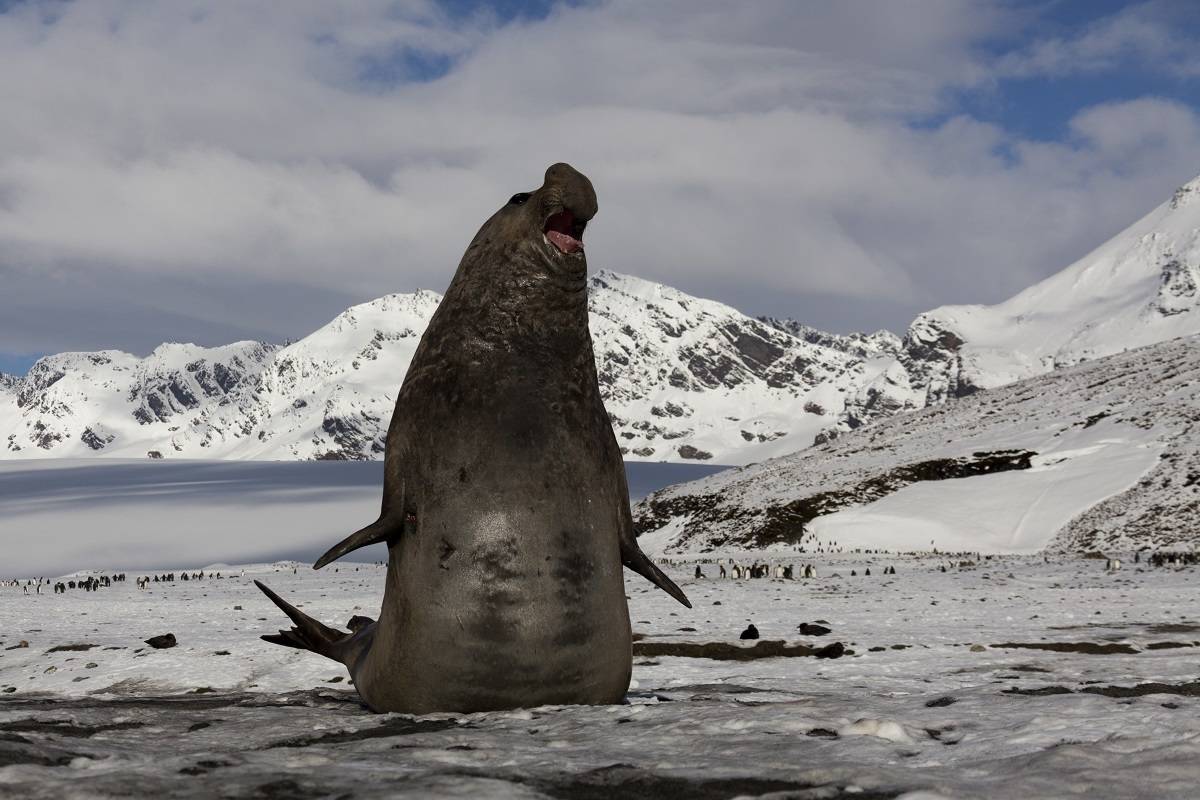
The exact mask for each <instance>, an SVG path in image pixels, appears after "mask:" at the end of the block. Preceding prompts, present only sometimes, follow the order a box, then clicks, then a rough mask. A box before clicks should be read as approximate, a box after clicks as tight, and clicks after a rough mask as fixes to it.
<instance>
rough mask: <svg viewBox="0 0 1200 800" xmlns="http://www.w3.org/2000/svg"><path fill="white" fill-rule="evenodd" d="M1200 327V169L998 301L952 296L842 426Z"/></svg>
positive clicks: (855, 400)
mask: <svg viewBox="0 0 1200 800" xmlns="http://www.w3.org/2000/svg"><path fill="white" fill-rule="evenodd" d="M1196 333H1200V178H1196V179H1195V180H1193V181H1191V182H1189V183H1187V184H1185V185H1184V186H1182V187H1180V188H1179V189H1178V190H1177V191H1176V192H1175V194H1174V196H1173V197H1171V199H1170V200H1168V201H1167V202H1165V203H1163V204H1162V205H1160V206H1159V207H1158V208H1155V209H1154V210H1153V211H1151V212H1150V213H1149V214H1147V215H1146V216H1145V217H1143V218H1142V219H1140V220H1138V221H1137V222H1135V223H1134V224H1133V225H1131V226H1129V227H1128V228H1126V229H1125V230H1124V231H1122V232H1121V233H1119V234H1118V235H1116V236H1114V237H1113V238H1112V239H1110V240H1109V241H1108V242H1105V243H1104V244H1103V245H1101V246H1100V247H1098V248H1096V249H1095V250H1094V251H1092V252H1091V253H1089V254H1088V255H1086V256H1084V257H1083V258H1081V259H1080V260H1079V261H1076V262H1075V263H1074V264H1071V265H1070V266H1069V267H1067V268H1066V269H1064V270H1062V271H1061V272H1058V273H1056V274H1055V275H1052V276H1050V277H1049V278H1047V279H1046V280H1044V281H1042V282H1040V283H1038V284H1035V285H1034V286H1031V287H1030V288H1028V289H1026V290H1025V291H1023V292H1021V293H1019V294H1017V295H1016V296H1014V297H1012V298H1010V299H1008V300H1006V301H1005V302H1003V303H1000V304H998V305H993V306H983V305H968V306H942V307H941V308H936V309H934V310H932V311H928V312H926V313H924V314H921V315H920V316H918V317H917V318H916V320H914V321H913V323H912V325H910V326H909V328H908V331H907V333H906V335H905V337H904V341H903V344H902V347H901V349H900V352H899V353H898V358H897V361H896V363H894V364H892V365H890V366H889V367H888V368H886V369H883V370H881V371H880V372H879V374H878V375H877V377H876V378H875V379H874V380H872V381H870V382H868V383H867V384H866V385H864V386H862V387H861V388H860V389H859V390H858V393H857V395H856V396H854V397H851V398H849V399H848V401H847V404H846V414H845V416H844V418H843V419H842V420H841V421H840V424H839V426H838V429H839V430H840V431H844V430H849V429H853V428H856V427H858V426H859V425H862V424H864V423H865V422H868V421H870V420H872V419H876V418H879V417H882V416H889V415H891V414H893V413H896V412H897V411H900V410H907V409H914V408H923V407H925V406H929V405H935V404H937V403H941V402H943V401H945V400H946V399H949V398H954V397H962V396H965V395H968V394H971V393H973V392H976V391H979V390H980V389H991V388H995V387H997V386H1003V385H1005V384H1007V383H1011V382H1013V381H1017V380H1021V379H1022V378H1028V377H1031V376H1033V375H1040V374H1043V373H1046V372H1049V371H1051V370H1054V369H1059V368H1061V367H1064V366H1069V365H1072V364H1078V363H1080V362H1082V361H1088V360H1090V359H1095V358H1100V357H1102V356H1107V355H1112V354H1113V353H1120V352H1123V351H1125V350H1130V349H1133V348H1136V347H1141V346H1143V345H1147V344H1153V343H1155V342H1163V341H1167V340H1170V339H1174V338H1176V337H1180V336H1189V335H1192V334H1196Z"/></svg>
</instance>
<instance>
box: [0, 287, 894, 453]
mask: <svg viewBox="0 0 1200 800" xmlns="http://www.w3.org/2000/svg"><path fill="white" fill-rule="evenodd" d="M440 300H441V298H440V296H439V295H437V294H436V293H434V292H429V291H419V292H416V293H413V294H395V295H388V296H386V297H382V298H379V299H378V300H374V301H371V302H369V303H364V304H362V305H358V306H354V307H353V308H350V309H348V310H347V311H345V312H343V313H342V314H340V315H338V317H337V318H335V319H334V320H333V321H332V322H330V323H329V324H328V325H326V326H324V327H323V328H321V329H319V330H317V331H315V332H314V333H312V334H310V335H309V336H306V337H305V338H303V339H301V340H299V341H297V342H295V343H293V344H290V345H287V346H285V347H276V346H273V345H268V344H263V343H259V342H238V343H236V344H232V345H227V346H225V347H219V348H202V347H197V346H195V345H182V344H164V345H162V346H160V347H159V348H157V349H156V350H155V351H154V352H153V353H151V354H150V355H149V356H148V357H146V358H137V357H136V356H132V355H129V354H127V353H120V352H116V351H103V352H99V353H61V354H58V355H55V356H49V357H47V358H43V359H41V360H40V361H38V362H37V364H35V365H34V367H33V368H32V369H31V370H30V372H29V374H28V375H27V376H26V377H25V378H23V379H18V380H9V381H4V382H0V442H2V445H0V452H2V453H3V454H4V455H5V456H7V457H10V458H29V457H47V456H48V457H59V456H80V455H92V454H95V455H104V456H124V457H146V456H149V457H151V458H157V457H164V458H166V457H185V458H260V459H326V458H328V459H370V458H378V457H380V455H381V454H382V451H383V444H384V435H385V433H386V431H387V426H388V421H389V420H390V417H391V413H392V407H393V404H394V402H395V395H396V391H397V390H398V388H399V386H400V383H401V381H402V380H403V378H404V373H405V370H406V369H407V367H408V363H409V361H410V359H411V358H412V354H413V352H414V350H415V349H416V346H417V343H418V342H419V341H420V337H421V334H422V332H423V331H424V329H425V326H426V324H427V323H428V321H429V319H430V317H431V316H432V315H433V312H434V309H435V308H436V307H437V304H438V303H439V302H440ZM589 307H590V311H591V322H590V324H591V330H592V336H593V340H594V344H595V352H596V362H597V367H598V370H599V375H600V383H601V388H602V391H603V393H604V397H605V403H606V405H607V408H608V410H609V412H610V415H611V416H612V419H613V426H614V428H615V430H616V433H617V436H618V441H619V442H620V443H621V446H622V448H623V450H624V451H625V453H626V457H627V458H629V459H630V460H648V461H685V460H700V461H712V462H713V463H731V464H740V463H746V462H748V461H751V460H754V459H760V458H765V457H769V456H771V455H778V454H781V453H785V452H790V451H792V450H796V449H798V448H801V447H804V446H806V445H808V444H809V443H810V442H811V441H812V439H813V437H814V435H815V434H816V433H817V432H818V431H820V430H822V429H824V428H827V427H829V426H831V425H834V424H836V422H837V420H838V419H839V418H840V416H841V415H842V414H843V412H844V406H845V400H844V398H845V397H846V396H850V395H853V394H854V393H855V391H856V390H857V388H858V387H859V386H861V385H862V384H863V383H865V382H867V381H869V380H871V379H872V378H874V377H875V374H876V373H877V372H878V371H879V369H880V368H881V366H882V365H883V364H884V363H886V362H887V361H888V358H889V356H888V355H887V354H886V353H884V352H882V351H881V352H880V353H878V354H876V353H874V352H873V351H871V352H868V351H869V344H868V342H870V341H874V339H868V338H865V337H864V339H863V341H862V342H857V343H855V344H854V345H853V346H845V345H843V343H842V339H843V338H846V337H834V336H832V335H829V334H824V335H823V336H825V337H826V339H825V340H824V341H820V340H819V341H816V342H814V341H812V340H811V339H812V338H813V336H820V335H822V334H820V332H811V335H805V336H797V335H793V334H792V333H789V332H787V330H786V329H781V328H780V327H777V326H776V325H772V324H768V323H766V322H763V321H760V320H756V319H753V318H751V317H748V316H746V315H744V314H741V313H740V312H738V311H737V310H736V309H733V308H731V307H730V306H727V305H723V304H721V303H716V302H713V301H709V300H701V299H698V298H695V297H691V296H689V295H686V294H684V293H683V292H679V291H677V290H675V289H671V288H669V287H666V286H662V285H660V284H655V283H650V282H648V281H644V280H640V279H638V278H633V277H630V276H626V275H618V274H616V273H612V272H600V273H598V274H596V275H595V276H593V277H592V278H591V280H590V284H589ZM879 336H881V335H876V337H879ZM846 341H850V340H849V339H848V338H846ZM882 341H883V342H884V344H883V346H884V347H887V346H892V343H890V342H888V341H887V340H886V337H883V339H882ZM864 355H873V356H874V357H873V358H864V357H863V356H864Z"/></svg>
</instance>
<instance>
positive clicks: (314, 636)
mask: <svg viewBox="0 0 1200 800" xmlns="http://www.w3.org/2000/svg"><path fill="white" fill-rule="evenodd" d="M254 585H255V586H257V587H258V588H259V589H262V590H263V594H265V595H266V596H267V597H269V598H271V602H272V603H274V604H275V605H277V606H279V608H280V610H282V611H283V613H285V614H287V615H288V618H289V619H291V621H292V622H293V623H295V625H296V627H294V628H292V629H291V630H286V631H284V630H281V631H280V632H279V633H278V634H271V635H269V636H263V637H261V638H262V640H263V641H265V642H271V643H272V644H281V645H283V646H284V647H295V648H297V649H299V650H311V651H313V652H314V653H319V654H321V655H323V656H325V657H326V658H332V659H333V660H334V661H342V663H345V662H344V661H343V660H342V652H341V651H342V648H341V647H339V645H340V644H341V642H342V640H344V639H345V638H346V637H348V636H349V635H350V634H348V633H346V632H345V631H339V630H337V629H336V628H330V627H329V626H327V625H322V624H321V623H320V622H317V621H316V620H315V619H313V618H312V617H310V616H308V615H307V614H305V613H304V612H303V611H301V610H299V609H298V608H296V607H295V606H293V605H292V604H291V603H289V602H288V601H286V600H284V599H283V598H282V597H280V596H279V595H277V594H275V593H274V592H272V591H271V590H270V589H268V588H267V587H266V586H265V585H264V584H262V583H261V582H259V581H255V582H254Z"/></svg>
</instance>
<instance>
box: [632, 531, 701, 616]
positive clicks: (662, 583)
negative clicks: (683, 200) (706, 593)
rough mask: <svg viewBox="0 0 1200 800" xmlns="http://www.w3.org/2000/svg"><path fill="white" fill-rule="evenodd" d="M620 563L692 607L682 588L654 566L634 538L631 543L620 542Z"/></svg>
mask: <svg viewBox="0 0 1200 800" xmlns="http://www.w3.org/2000/svg"><path fill="white" fill-rule="evenodd" d="M621 563H622V564H624V565H625V566H627V567H629V568H630V569H631V570H633V571H634V572H636V573H637V574H638V575H641V576H642V577H643V578H645V579H646V580H648V581H650V582H651V583H653V584H654V585H655V586H657V587H658V588H660V589H662V590H663V591H664V592H666V593H667V594H669V595H671V597H674V598H675V599H676V600H678V601H679V602H681V603H683V604H684V605H685V606H687V607H688V608H691V607H692V604H691V602H690V601H689V600H688V599H687V595H686V594H684V593H683V590H682V589H680V588H679V587H678V586H676V585H675V581H673V580H671V579H670V578H668V577H667V576H666V574H665V573H664V572H663V571H662V570H661V569H659V568H658V567H656V566H654V562H653V561H651V560H650V559H649V558H647V557H646V554H645V553H643V552H642V550H641V548H639V547H638V546H637V540H636V539H635V540H634V541H633V543H632V544H631V545H626V543H625V542H624V541H622V542H621Z"/></svg>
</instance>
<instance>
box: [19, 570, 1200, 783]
mask: <svg viewBox="0 0 1200 800" xmlns="http://www.w3.org/2000/svg"><path fill="white" fill-rule="evenodd" d="M824 558H825V560H824V561H823V562H822V563H821V564H820V565H819V566H820V570H821V577H818V578H816V579H812V580H806V581H782V580H769V579H761V580H753V581H750V580H747V581H731V580H727V581H721V580H712V579H710V580H704V581H696V580H693V579H692V577H691V576H692V569H693V565H691V564H681V565H679V566H676V567H671V568H669V569H670V571H671V572H672V573H673V574H674V576H675V577H676V579H677V580H678V581H679V582H680V583H681V585H683V587H684V589H685V590H686V591H687V592H688V594H689V595H690V597H691V599H692V601H693V603H694V605H695V608H694V609H693V610H691V611H689V610H687V609H684V608H682V607H680V606H678V605H677V604H675V603H674V601H673V600H671V599H670V598H669V597H667V596H666V595H665V594H663V593H662V592H660V591H658V590H656V589H654V588H653V587H651V586H650V585H649V584H647V583H645V582H644V581H642V580H641V579H640V578H639V577H637V576H635V575H633V574H632V573H629V574H628V577H627V586H628V589H629V596H630V603H631V612H632V619H633V620H634V630H635V632H636V633H638V634H641V635H642V636H643V637H644V638H642V639H641V640H640V641H638V642H636V643H635V659H634V660H635V667H634V681H635V685H634V686H633V688H632V689H631V691H630V694H629V697H628V700H629V703H628V704H626V705H619V706H611V707H554V708H541V709H534V710H529V711H519V712H512V713H489V714H472V715H435V716H430V717H424V718H417V719H414V718H410V717H405V716H402V715H382V716H381V715H372V714H369V713H367V712H365V711H363V710H362V708H361V707H360V706H359V705H358V704H357V703H356V702H355V700H354V697H355V696H354V695H353V693H352V692H349V691H348V687H347V683H346V677H345V671H344V670H343V669H342V668H341V666H340V665H337V664H335V663H334V662H331V661H326V660H324V659H322V658H320V657H318V656H315V655H311V654H307V653H301V652H298V651H293V650H288V649H285V648H280V647H275V646H272V645H269V644H266V643H265V642H261V641H259V640H258V638H257V637H258V636H259V634H262V633H270V632H273V631H274V630H275V629H276V628H278V627H280V626H282V625H283V624H284V619H283V617H282V615H281V614H280V613H279V612H277V611H276V610H275V608H274V607H273V606H271V604H270V603H269V602H268V601H267V599H266V598H265V597H263V596H262V595H260V594H259V593H258V592H257V590H256V589H255V588H254V587H253V585H252V584H251V582H250V581H251V579H252V578H261V579H263V580H264V581H265V582H266V583H267V584H268V585H270V586H272V587H273V588H274V589H276V590H277V591H278V592H279V593H280V594H282V595H283V596H284V597H286V598H288V599H290V600H292V601H293V602H296V603H297V604H299V605H303V607H304V610H305V611H306V612H308V613H310V614H312V615H314V616H317V617H319V618H321V619H323V620H325V621H327V622H335V623H342V622H344V621H345V620H346V619H347V618H348V617H350V616H351V615H352V614H356V613H365V614H369V615H373V614H374V612H375V610H376V609H377V608H378V603H379V598H380V594H381V590H382V582H383V570H382V568H380V567H377V566H373V565H362V564H360V565H356V564H347V563H339V564H337V565H336V566H334V567H330V568H327V569H326V570H323V571H321V572H313V571H312V570H310V569H308V568H306V567H305V566H304V565H300V567H299V569H298V570H297V571H296V572H295V573H294V574H293V571H292V566H291V565H290V564H272V565H257V566H247V567H245V568H242V567H234V568H229V567H223V568H221V572H222V575H223V577H222V579H220V580H216V579H211V578H210V579H206V580H204V581H202V582H200V581H189V582H186V583H184V582H180V581H177V582H175V583H173V584H165V585H164V584H151V588H150V589H149V590H147V591H139V590H138V589H137V588H136V587H135V586H134V583H133V580H132V577H133V576H132V574H131V576H130V581H129V582H128V583H125V584H117V585H115V586H113V587H111V588H109V589H102V590H100V591H98V592H95V593H82V592H79V591H74V592H69V593H68V594H66V595H53V594H42V595H40V596H38V595H32V596H25V595H24V594H23V592H22V590H21V589H19V588H12V587H4V588H0V620H3V626H2V632H0V640H2V644H0V796H5V797H8V796H12V797H28V798H41V797H55V798H61V797H71V796H75V794H79V796H83V793H86V794H87V796H89V797H104V796H113V795H119V796H129V795H137V796H160V797H161V796H187V797H192V796H195V797H201V796H217V795H220V796H223V797H324V796H353V797H376V796H378V797H383V796H388V797H395V796H430V795H434V796H453V797H499V798H506V797H513V798H529V797H557V798H600V797H678V798H684V797H687V798H691V797H701V798H722V797H733V796H738V795H741V796H746V795H749V796H760V795H764V794H768V793H770V792H777V793H779V792H782V794H775V795H771V796H774V797H801V798H828V797H856V798H864V797H867V798H873V797H895V796H899V795H905V794H907V796H908V797H909V798H912V799H913V800H915V798H919V797H924V798H929V797H932V796H934V794H930V793H935V794H936V795H938V796H944V797H980V798H983V797H987V798H1031V797H1066V796H1080V797H1085V796H1086V797H1129V798H1133V797H1138V798H1142V797H1156V798H1167V797H1170V798H1174V797H1178V798H1194V797H1196V796H1197V787H1198V786H1200V649H1198V648H1200V592H1198V589H1200V569H1197V568H1193V569H1183V570H1179V571H1174V570H1168V569H1157V570H1155V569H1150V568H1144V569H1139V568H1138V565H1134V564H1132V563H1126V564H1125V566H1124V568H1123V569H1122V570H1121V571H1120V572H1117V573H1115V574H1106V573H1104V571H1103V563H1102V562H1097V561H1092V560H1083V559H1078V560H1077V559H1071V560H1066V559H1063V560H1058V559H1053V560H1052V563H1044V562H1043V560H1042V558H1041V557H1039V556H1032V557H1020V556H1010V557H997V558H994V559H990V560H984V561H982V562H981V563H980V564H979V565H978V566H976V567H967V568H962V569H960V568H958V567H955V568H953V569H951V570H950V571H949V572H946V573H943V572H940V571H938V569H937V567H938V564H940V563H942V562H940V561H938V560H936V559H934V558H929V559H925V560H915V559H909V558H900V557H893V556H876V557H870V556H862V555H859V556H833V557H824ZM749 559H750V557H749V556H747V557H746V560H749ZM830 559H832V560H830ZM796 563H800V562H796ZM887 565H894V566H895V567H896V568H897V574H896V575H895V576H884V575H882V572H883V568H884V567H885V566H887ZM201 566H203V565H202V564H199V563H197V564H195V565H194V568H197V569H198V568H199V567H201ZM868 566H869V567H870V568H871V571H872V573H873V574H872V575H871V576H869V577H868V576H865V575H864V574H863V573H864V570H865V568H866V567H868ZM1142 566H1143V567H1144V565H1142ZM703 568H704V569H705V570H706V572H707V573H708V574H709V575H715V574H716V572H717V568H716V566H715V565H713V564H705V565H704V566H703ZM335 570H336V571H335ZM851 570H854V571H856V572H857V573H858V575H857V576H855V577H850V571H851ZM818 620H823V621H825V622H826V623H827V624H828V627H829V628H831V629H832V632H831V633H829V634H828V635H825V636H822V637H819V638H814V637H805V636H801V635H800V634H799V633H798V631H797V626H798V625H799V624H800V623H801V622H810V623H811V622H816V621H818ZM750 622H753V623H754V624H755V625H756V626H757V627H758V629H759V630H760V631H761V633H762V637H763V639H764V640H785V641H787V642H789V643H792V644H802V643H807V644H811V645H816V646H820V645H826V644H829V643H832V642H841V643H842V644H844V645H845V647H846V648H847V649H848V651H852V653H851V652H847V654H846V655H844V656H842V657H841V658H836V659H818V658H813V657H775V658H752V659H749V660H716V659H712V658H693V657H679V656H674V655H670V654H669V653H670V648H671V647H672V646H674V645H678V644H680V643H714V642H723V643H734V644H738V634H739V633H740V632H741V631H742V630H743V629H744V628H745V627H746V625H747V624H749V623H750ZM168 631H170V632H172V633H174V634H175V635H176V637H178V641H179V644H178V646H177V647H175V648H173V649H167V650H153V649H150V648H148V647H146V646H144V645H143V644H142V640H143V639H145V638H147V637H149V636H152V635H156V634H162V633H166V632H168ZM21 641H26V642H28V646H27V647H20V646H19V644H20V642H21ZM1080 643H1087V644H1086V645H1084V646H1079V645H1080ZM64 645H66V646H75V647H72V648H69V649H60V650H57V651H53V652H51V651H52V650H53V649H54V648H56V647H59V648H61V647H63V646H64ZM85 645H91V647H87V648H86V649H85V648H84V647H83V646H85ZM1016 645H1024V646H1020V647H1019V646H1016ZM1045 645H1059V646H1062V647H1063V648H1065V650H1064V651H1062V652H1056V651H1053V650H1046V649H1039V648H1041V647H1043V646H1045ZM1087 645H1093V646H1087ZM663 646H665V647H667V648H668V654H666V655H654V656H648V655H645V652H644V650H643V648H647V647H656V648H660V649H661V648H662V647H663ZM1031 646H1032V647H1031ZM13 648H15V649H13ZM1113 687H1121V688H1113Z"/></svg>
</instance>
